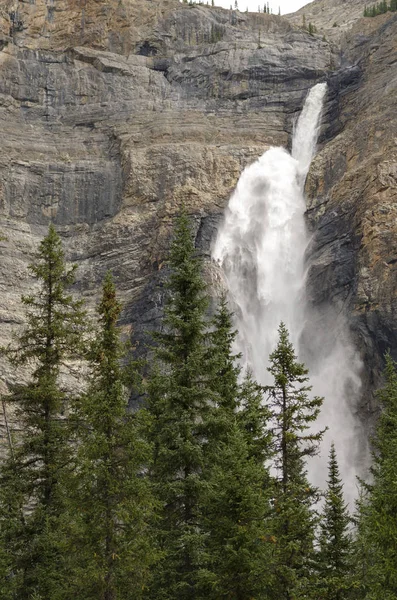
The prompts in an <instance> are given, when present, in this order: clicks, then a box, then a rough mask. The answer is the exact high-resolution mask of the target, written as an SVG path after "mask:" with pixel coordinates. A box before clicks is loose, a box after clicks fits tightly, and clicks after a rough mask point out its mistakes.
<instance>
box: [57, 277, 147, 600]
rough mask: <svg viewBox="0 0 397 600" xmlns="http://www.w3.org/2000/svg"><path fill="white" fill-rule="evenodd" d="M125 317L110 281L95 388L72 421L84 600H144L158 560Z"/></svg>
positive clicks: (74, 564)
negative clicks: (123, 331) (132, 397)
mask: <svg viewBox="0 0 397 600" xmlns="http://www.w3.org/2000/svg"><path fill="white" fill-rule="evenodd" d="M120 311H121V306H120V304H119V302H118V300H117V298H116V290H115V286H114V283H113V280H112V277H111V275H110V273H108V274H107V275H106V278H105V280H104V283H103V290H102V299H101V302H100V305H99V307H98V314H99V322H100V329H99V332H98V334H97V336H96V339H95V340H94V342H93V346H92V352H91V377H90V384H89V388H88V390H87V393H86V394H84V395H83V396H82V397H81V398H80V399H79V401H78V402H77V403H76V406H75V410H74V414H73V420H74V422H75V423H76V427H77V456H76V464H75V467H74V476H73V483H74V486H73V488H72V489H73V490H74V493H73V494H72V497H71V502H70V505H69V515H70V516H69V518H70V520H71V522H72V532H71V541H72V544H71V547H70V548H69V555H70V557H71V561H70V562H71V566H70V572H71V577H70V578H71V582H72V583H71V589H70V594H72V595H73V594H75V595H76V597H78V598H79V599H84V598H87V599H90V600H91V599H92V600H94V599H95V600H116V598H117V600H127V599H129V598H131V597H133V598H136V599H138V598H140V597H141V596H142V593H143V589H144V587H145V586H146V584H147V582H148V568H149V565H150V562H151V561H152V558H153V552H152V551H151V549H150V540H149V536H148V523H149V518H150V513H151V508H152V500H151V495H150V493H149V487H148V482H147V480H146V478H144V477H142V473H143V470H144V468H145V467H146V465H147V464H148V458H149V447H148V444H147V443H146V442H145V441H144V440H143V439H142V435H141V430H142V424H141V423H140V419H141V416H142V413H141V412H139V411H138V412H137V413H134V414H133V413H131V412H128V410H127V404H128V395H127V393H126V390H127V385H128V384H130V383H131V376H134V377H133V378H135V376H136V373H134V371H133V370H131V369H130V368H129V365H128V364H127V366H124V367H123V366H122V361H123V360H124V359H125V349H124V346H123V344H121V342H120V339H119V332H118V329H117V321H118V318H119V316H120ZM76 559H77V560H76Z"/></svg>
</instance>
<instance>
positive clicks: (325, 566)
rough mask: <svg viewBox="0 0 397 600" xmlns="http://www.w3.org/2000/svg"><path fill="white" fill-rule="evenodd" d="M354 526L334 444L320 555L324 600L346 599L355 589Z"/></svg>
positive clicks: (320, 579) (319, 576) (319, 579)
mask: <svg viewBox="0 0 397 600" xmlns="http://www.w3.org/2000/svg"><path fill="white" fill-rule="evenodd" d="M350 524H351V518H350V516H349V513H348V509H347V506H346V504H345V502H344V498H343V484H342V480H341V477H340V474H339V467H338V462H337V457H336V451H335V446H334V444H332V445H331V450H330V454H329V464H328V488H327V491H326V494H325V505H324V509H323V513H322V518H321V523H320V538H319V551H318V556H317V565H318V568H317V573H318V588H317V589H318V597H319V598H323V599H324V600H345V598H347V597H348V592H349V591H350V590H351V589H352V587H353V581H352V567H353V542H352V536H351V534H350V532H349V526H350ZM316 587H317V586H316Z"/></svg>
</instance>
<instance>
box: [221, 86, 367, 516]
mask: <svg viewBox="0 0 397 600" xmlns="http://www.w3.org/2000/svg"><path fill="white" fill-rule="evenodd" d="M326 93H327V86H326V84H325V83H320V84H317V85H315V86H314V87H313V88H312V89H311V90H310V92H309V93H308V96H307V98H306V101H305V104H304V106H303V109H302V112H301V114H300V117H299V119H298V121H297V123H296V127H295V129H294V135H293V140H292V152H291V153H289V152H288V151H287V150H285V149H284V148H275V147H272V148H270V149H269V150H267V151H266V152H265V153H264V154H263V155H262V156H261V157H260V158H259V159H258V160H257V161H256V162H254V163H253V164H251V165H250V166H248V167H246V169H245V170H244V171H243V173H242V174H241V177H240V179H239V181H238V184H237V187H236V189H235V191H234V193H233V194H232V196H231V198H230V201H229V204H228V207H227V209H226V212H225V215H224V220H223V223H222V224H221V226H220V228H219V230H218V234H217V237H216V240H215V243H214V246H213V251H212V258H213V260H214V261H215V262H216V263H217V264H218V265H219V266H220V268H221V269H222V272H223V276H224V279H225V282H226V287H227V289H228V295H229V301H230V306H231V309H232V310H233V311H234V318H235V326H236V329H237V330H238V332H239V333H238V337H237V340H236V348H235V350H236V351H237V352H239V353H241V354H242V364H243V366H244V367H247V366H249V367H250V368H251V370H252V371H253V374H254V376H255V378H256V379H257V381H258V382H260V383H261V384H263V385H267V384H271V383H272V382H271V379H269V377H270V375H269V373H268V371H267V367H268V357H269V354H270V353H271V352H272V351H273V350H274V348H275V345H276V343H277V339H278V334H277V329H278V326H279V324H280V322H281V321H283V322H284V323H285V324H286V326H287V328H288V330H289V332H290V337H291V341H292V342H293V344H294V347H295V350H296V353H297V355H298V359H299V360H301V361H303V362H305V364H306V366H307V367H308V369H309V376H310V383H311V385H312V386H313V394H316V395H320V396H324V398H325V402H324V406H323V410H322V413H321V416H320V418H319V421H318V422H317V424H316V428H322V427H324V426H328V431H327V433H326V435H325V438H324V441H323V444H322V447H321V452H320V455H319V457H317V458H315V459H311V461H310V464H308V472H309V476H310V478H311V479H312V481H313V483H314V484H316V485H318V486H319V487H322V488H324V485H325V480H326V477H327V461H328V451H329V446H330V443H331V441H334V442H335V445H336V450H337V453H338V460H339V463H340V468H341V474H342V476H343V479H344V482H345V496H346V500H347V501H348V502H349V503H350V504H352V501H353V500H354V497H355V496H356V477H355V475H356V474H357V473H358V472H360V463H362V461H363V457H362V456H361V457H359V456H358V455H359V454H360V452H359V447H360V443H359V442H360V440H361V438H362V435H361V427H360V424H359V421H358V419H357V418H356V417H355V410H356V407H357V405H358V403H359V399H360V396H361V381H360V370H361V361H360V358H359V356H358V352H357V351H356V350H355V348H354V345H353V343H352V341H351V339H350V335H349V328H348V325H347V323H346V319H345V318H344V317H343V315H342V314H340V311H339V313H338V312H337V311H336V310H335V308H334V307H332V306H331V305H330V306H328V307H322V308H321V309H320V312H318V311H315V310H314V309H313V308H311V306H310V302H309V301H308V298H307V293H306V274H307V270H308V267H309V265H310V256H308V247H309V243H310V235H309V233H308V230H307V228H306V223H305V211H306V201H305V197H304V184H305V180H306V176H307V173H308V170H309V167H310V164H311V161H312V159H313V157H314V155H315V152H316V143H317V137H318V132H319V126H320V121H321V112H322V107H323V103H324V100H325V96H326Z"/></svg>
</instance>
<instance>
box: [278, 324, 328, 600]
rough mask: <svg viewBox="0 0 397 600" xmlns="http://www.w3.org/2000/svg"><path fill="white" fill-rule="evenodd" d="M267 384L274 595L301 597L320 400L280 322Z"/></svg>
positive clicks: (309, 547) (306, 577) (306, 579)
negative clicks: (309, 463) (272, 447)
mask: <svg viewBox="0 0 397 600" xmlns="http://www.w3.org/2000/svg"><path fill="white" fill-rule="evenodd" d="M268 370H269V372H270V373H271V375H272V376H273V379H274V383H273V385H272V386H268V387H267V388H266V389H267V392H268V394H269V402H270V407H271V409H272V425H271V426H272V429H273V433H274V436H275V458H274V465H275V469H276V472H277V473H276V476H275V492H274V500H273V503H274V511H273V519H274V536H275V538H276V543H275V544H274V569H275V586H274V589H273V595H272V598H274V599H277V600H281V599H283V600H284V599H285V600H293V599H295V598H296V597H304V595H305V594H306V593H307V590H308V588H309V587H310V568H311V567H310V565H311V561H312V560H313V557H314V545H313V544H314V537H315V527H316V519H315V515H314V512H313V507H314V504H315V503H316V502H317V500H318V494H317V490H316V489H314V488H313V487H312V486H311V485H310V483H309V482H308V479H307V473H306V465H305V462H306V460H307V458H310V457H312V456H314V455H316V454H317V452H318V445H319V443H320V441H321V439H322V437H323V433H324V431H320V432H317V433H314V432H313V424H314V422H315V420H316V419H317V417H318V415H319V412H320V408H321V405H322V403H323V399H322V398H320V397H317V396H315V397H313V398H310V397H309V392H310V391H311V387H310V386H309V385H307V382H308V371H307V369H306V368H305V366H304V365H303V364H301V363H299V362H297V359H296V356H295V352H294V348H293V346H292V344H291V342H290V341H289V336H288V331H287V329H286V327H285V325H284V324H283V323H281V325H280V327H279V341H278V344H277V347H276V349H275V350H274V352H273V353H272V354H271V355H270V367H269V369H268Z"/></svg>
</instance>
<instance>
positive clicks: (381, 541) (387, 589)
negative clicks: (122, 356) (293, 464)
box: [357, 354, 397, 600]
mask: <svg viewBox="0 0 397 600" xmlns="http://www.w3.org/2000/svg"><path fill="white" fill-rule="evenodd" d="M385 379H386V383H385V386H384V387H383V388H382V389H381V390H380V391H379V393H378V397H379V400H380V404H381V408H382V413H381V416H380V418H379V423H378V427H377V432H376V436H375V438H374V440H373V452H372V459H373V464H372V468H371V473H372V478H373V482H372V483H371V484H370V485H366V486H365V488H364V492H365V493H364V497H362V498H361V502H360V504H359V515H358V541H357V546H358V550H359V553H360V558H361V560H360V564H359V570H360V572H359V575H360V576H361V578H362V580H363V584H364V586H363V587H364V593H365V596H364V597H365V598H367V599H369V600H375V598H377V599H379V598H383V599H384V600H391V599H392V598H395V597H396V595H397V567H396V565H397V546H396V540H397V372H396V364H395V362H394V361H393V359H392V358H391V356H390V354H387V355H386V369H385Z"/></svg>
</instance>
